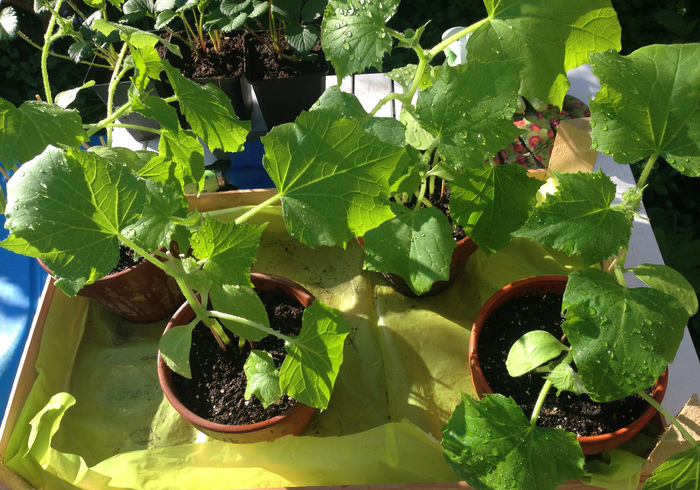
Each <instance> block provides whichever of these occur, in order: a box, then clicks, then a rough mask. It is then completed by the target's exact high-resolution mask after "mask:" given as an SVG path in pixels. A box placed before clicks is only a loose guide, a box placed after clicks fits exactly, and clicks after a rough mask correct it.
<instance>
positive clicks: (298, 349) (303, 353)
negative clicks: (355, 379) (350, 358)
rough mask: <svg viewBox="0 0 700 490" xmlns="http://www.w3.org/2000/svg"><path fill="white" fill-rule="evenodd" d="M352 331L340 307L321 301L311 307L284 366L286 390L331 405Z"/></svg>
mask: <svg viewBox="0 0 700 490" xmlns="http://www.w3.org/2000/svg"><path fill="white" fill-rule="evenodd" d="M349 332H350V326H349V325H348V324H347V323H346V322H345V319H344V318H343V315H342V314H341V313H340V312H339V311H338V310H335V309H333V308H330V307H328V306H326V305H324V304H323V303H321V302H320V301H314V302H313V303H312V304H311V306H309V307H307V308H306V309H305V310H304V316H303V317H302V327H301V332H300V333H299V336H298V337H297V338H296V339H294V342H293V344H292V346H291V348H289V349H288V352H287V357H286V358H285V360H284V362H283V363H282V367H281V368H280V385H281V387H282V390H283V391H284V392H285V393H287V394H288V395H289V396H291V397H293V398H295V399H296V400H298V401H300V402H302V403H305V404H307V405H310V406H312V407H316V408H320V409H322V410H323V409H325V408H327V407H328V401H329V399H330V396H331V393H332V392H333V386H334V384H335V379H336V377H337V376H338V371H339V370H340V365H341V364H342V363H343V346H344V344H345V337H346V336H347V335H348V333H349Z"/></svg>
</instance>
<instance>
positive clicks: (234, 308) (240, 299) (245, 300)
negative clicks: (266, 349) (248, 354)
mask: <svg viewBox="0 0 700 490" xmlns="http://www.w3.org/2000/svg"><path fill="white" fill-rule="evenodd" d="M211 304H212V308H213V309H214V310H216V311H221V312H224V313H228V314H229V315H234V316H238V317H241V318H245V319H246V320H250V321H253V322H255V323H259V324H260V325H263V326H265V327H268V328H269V327H270V320H269V318H268V317H267V311H266V310H265V305H263V302H262V300H261V299H260V297H259V296H258V294H257V293H256V292H255V290H254V289H253V288H252V287H250V286H233V285H231V284H224V285H223V286H215V287H213V288H212V289H211ZM219 321H220V322H221V324H222V325H223V326H224V327H226V328H227V329H229V330H230V331H231V332H233V333H235V334H236V335H238V337H240V338H243V339H246V340H250V341H252V342H257V341H259V340H262V339H264V338H265V337H267V335H268V332H266V331H265V330H262V329H259V328H256V327H252V326H250V325H248V324H247V323H243V322H238V321H235V320H226V319H223V318H219Z"/></svg>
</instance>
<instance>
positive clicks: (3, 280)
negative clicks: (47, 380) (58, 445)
mask: <svg viewBox="0 0 700 490" xmlns="http://www.w3.org/2000/svg"><path fill="white" fill-rule="evenodd" d="M0 183H1V184H2V189H3V192H4V191H5V184H6V179H5V177H3V176H0ZM0 227H1V228H0V239H2V240H4V239H5V238H6V237H7V230H6V229H5V215H4V214H3V215H0ZM46 276H47V274H46V272H45V271H44V270H43V269H42V268H41V267H40V266H39V263H38V262H37V261H36V259H33V258H29V257H25V256H23V255H17V254H15V253H12V252H10V251H8V250H5V249H4V248H0V412H2V413H3V414H4V413H5V409H6V407H7V402H8V400H9V398H10V391H11V390H12V383H13V382H14V379H15V374H16V373H17V367H18V366H19V361H20V359H21V357H22V352H23V351H24V344H25V343H26V341H27V337H28V335H29V329H30V327H31V325H32V320H33V319H34V312H35V311H36V308H37V305H38V303H39V298H40V297H41V292H42V290H43V289H44V283H45V281H46Z"/></svg>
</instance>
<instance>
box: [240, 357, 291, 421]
mask: <svg viewBox="0 0 700 490" xmlns="http://www.w3.org/2000/svg"><path fill="white" fill-rule="evenodd" d="M243 371H245V374H246V387H245V395H244V396H245V398H246V400H247V399H249V398H250V397H251V396H253V395H255V396H256V397H257V399H258V400H260V402H261V403H262V405H263V408H267V407H269V406H270V405H272V404H273V403H274V402H275V401H277V400H278V399H279V397H281V396H282V388H280V372H279V371H278V370H277V368H276V367H275V361H274V360H273V359H272V356H271V355H270V353H269V352H265V351H262V350H255V349H253V350H251V351H250V355H249V356H248V359H247V360H246V361H245V365H244V366H243Z"/></svg>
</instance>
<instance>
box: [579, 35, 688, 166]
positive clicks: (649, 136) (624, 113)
mask: <svg viewBox="0 0 700 490" xmlns="http://www.w3.org/2000/svg"><path fill="white" fill-rule="evenodd" d="M591 67H592V69H593V73H594V75H596V76H597V77H598V78H599V79H600V82H601V89H600V91H599V92H598V93H597V94H596V96H595V100H592V101H591V126H593V133H592V138H593V141H594V142H595V143H596V144H597V147H596V148H597V149H598V150H599V151H601V152H603V153H606V154H608V155H611V156H612V157H613V158H614V159H615V161H616V162H618V163H633V162H636V161H638V160H641V159H642V158H648V157H650V156H651V155H661V156H662V157H663V158H664V159H666V161H667V162H668V163H669V164H671V165H672V166H673V167H675V169H676V170H678V171H679V172H681V173H683V174H684V175H687V176H690V177H698V176H700V138H698V134H699V133H700V45H698V44H682V45H668V46H660V45H653V46H646V47H644V48H641V49H638V50H637V51H635V52H633V53H632V54H630V55H628V56H620V55H618V54H615V53H610V52H608V53H601V54H597V55H594V56H592V57H591Z"/></svg>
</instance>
